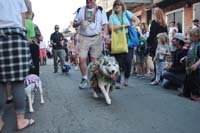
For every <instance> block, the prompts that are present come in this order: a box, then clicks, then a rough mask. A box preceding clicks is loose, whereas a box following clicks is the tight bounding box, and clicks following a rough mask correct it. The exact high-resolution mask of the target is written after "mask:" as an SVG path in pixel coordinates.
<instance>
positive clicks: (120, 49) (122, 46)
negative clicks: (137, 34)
mask: <svg viewBox="0 0 200 133" xmlns="http://www.w3.org/2000/svg"><path fill="white" fill-rule="evenodd" d="M121 53H128V45H127V39H126V31H125V26H123V28H122V30H121V31H118V32H117V31H114V29H113V28H112V33H111V54H121Z"/></svg>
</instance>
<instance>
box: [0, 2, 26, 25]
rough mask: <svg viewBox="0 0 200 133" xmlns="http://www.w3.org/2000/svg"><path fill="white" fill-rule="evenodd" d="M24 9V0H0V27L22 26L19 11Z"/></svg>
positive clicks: (24, 10) (22, 11)
mask: <svg viewBox="0 0 200 133" xmlns="http://www.w3.org/2000/svg"><path fill="white" fill-rule="evenodd" d="M26 11H27V8H26V5H25V2H24V0H0V28H5V27H23V24H22V17H21V13H25V12H26Z"/></svg>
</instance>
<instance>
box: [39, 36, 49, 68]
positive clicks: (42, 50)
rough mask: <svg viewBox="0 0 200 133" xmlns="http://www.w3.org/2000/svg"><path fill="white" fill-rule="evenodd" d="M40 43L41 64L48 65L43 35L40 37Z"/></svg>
mask: <svg viewBox="0 0 200 133" xmlns="http://www.w3.org/2000/svg"><path fill="white" fill-rule="evenodd" d="M39 40H40V43H39V46H40V65H46V57H47V53H46V43H45V42H44V41H43V36H40V37H39Z"/></svg>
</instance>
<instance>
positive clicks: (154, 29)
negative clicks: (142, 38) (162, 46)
mask: <svg viewBox="0 0 200 133" xmlns="http://www.w3.org/2000/svg"><path fill="white" fill-rule="evenodd" d="M157 28H158V27H157V24H156V22H155V20H153V21H152V22H151V26H150V32H149V37H148V38H147V43H148V45H150V46H151V45H154V44H153V43H154V39H155V38H156V35H157Z"/></svg>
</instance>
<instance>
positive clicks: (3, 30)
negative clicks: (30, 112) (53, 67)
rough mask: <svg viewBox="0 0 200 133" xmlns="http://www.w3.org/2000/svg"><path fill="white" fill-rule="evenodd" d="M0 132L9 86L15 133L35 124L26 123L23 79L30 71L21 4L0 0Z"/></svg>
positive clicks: (16, 1) (29, 121) (31, 120)
mask: <svg viewBox="0 0 200 133" xmlns="http://www.w3.org/2000/svg"><path fill="white" fill-rule="evenodd" d="M0 5H1V7H3V8H0V132H2V130H3V127H4V122H3V119H2V117H3V110H4V109H3V107H4V105H3V104H4V103H5V95H4V94H5V93H4V91H5V89H6V85H7V84H10V85H11V86H12V94H13V100H14V107H15V111H16V119H17V120H16V122H17V126H16V127H17V130H22V129H24V128H26V127H28V126H30V125H32V124H34V123H35V121H34V120H33V119H25V116H24V113H25V104H26V103H25V91H24V82H23V81H24V79H25V77H26V75H27V74H28V71H29V68H30V51H29V44H28V40H27V34H26V30H25V28H24V18H25V12H26V11H27V8H26V5H25V3H24V0H0Z"/></svg>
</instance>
